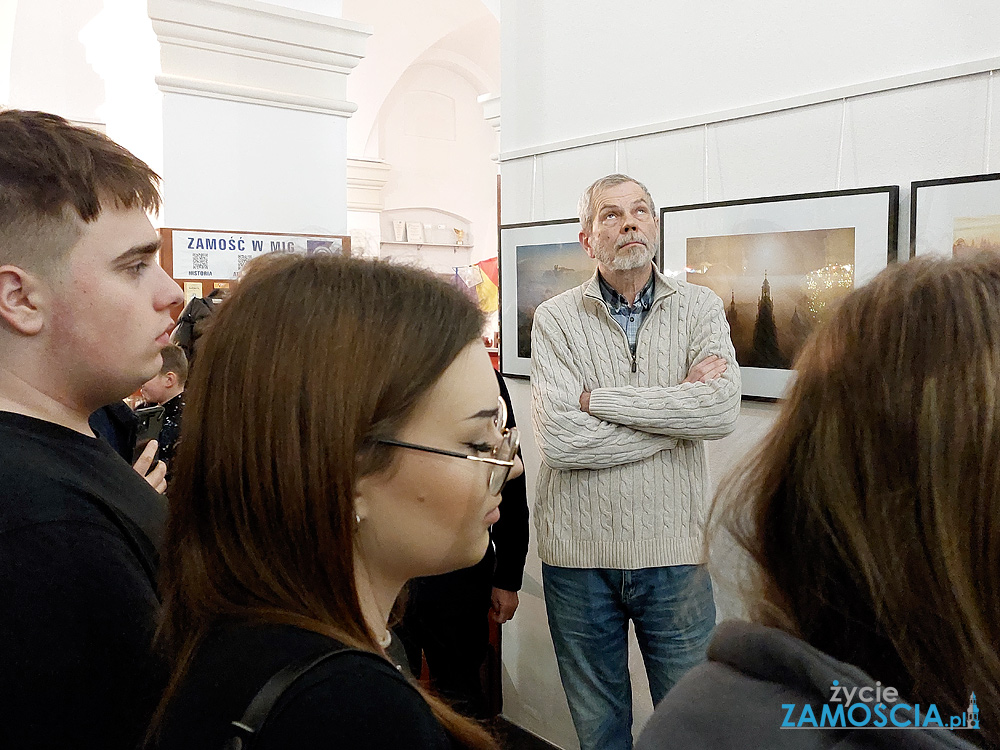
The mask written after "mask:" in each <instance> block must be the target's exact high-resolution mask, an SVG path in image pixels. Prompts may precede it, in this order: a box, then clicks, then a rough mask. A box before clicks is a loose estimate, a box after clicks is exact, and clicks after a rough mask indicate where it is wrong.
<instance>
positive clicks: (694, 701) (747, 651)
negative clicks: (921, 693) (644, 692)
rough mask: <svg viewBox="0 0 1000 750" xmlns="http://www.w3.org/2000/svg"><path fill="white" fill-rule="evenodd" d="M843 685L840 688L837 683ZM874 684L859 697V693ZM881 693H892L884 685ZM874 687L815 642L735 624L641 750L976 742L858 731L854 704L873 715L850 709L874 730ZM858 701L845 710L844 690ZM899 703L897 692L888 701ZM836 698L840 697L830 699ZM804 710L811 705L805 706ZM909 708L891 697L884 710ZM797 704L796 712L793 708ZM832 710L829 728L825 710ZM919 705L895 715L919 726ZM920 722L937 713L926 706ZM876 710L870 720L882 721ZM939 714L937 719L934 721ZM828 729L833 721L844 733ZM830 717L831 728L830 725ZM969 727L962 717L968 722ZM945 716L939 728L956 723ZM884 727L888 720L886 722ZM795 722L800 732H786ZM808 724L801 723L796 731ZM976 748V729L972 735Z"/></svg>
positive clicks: (647, 732) (914, 749)
mask: <svg viewBox="0 0 1000 750" xmlns="http://www.w3.org/2000/svg"><path fill="white" fill-rule="evenodd" d="M835 682H836V684H837V686H839V690H837V689H835V687H834V683H835ZM866 686H868V687H869V689H870V690H869V692H868V693H862V694H861V695H862V696H863V697H865V698H868V700H867V701H865V700H859V697H858V693H857V692H855V688H857V689H860V688H863V687H866ZM878 686H880V689H885V688H888V687H891V686H888V685H881V683H878ZM878 686H877V685H876V681H875V680H874V679H873V678H871V677H869V676H868V675H867V674H865V673H864V672H862V671H861V670H860V669H857V668H856V667H852V666H851V665H849V664H845V663H843V662H840V661H837V660H836V659H833V658H831V657H830V656H827V655H826V654H824V653H823V652H821V651H818V650H817V649H815V648H813V647H812V646H810V645H809V644H808V643H806V642H804V641H802V640H799V639H798V638H795V637H793V636H790V635H788V634H787V633H785V632H784V631H781V630H776V629H774V628H767V627H764V626H762V625H754V624H751V623H747V622H740V621H736V620H730V621H728V622H724V623H721V624H720V625H718V627H717V628H716V631H715V634H714V635H713V637H712V642H711V643H710V644H709V647H708V661H707V662H706V663H704V664H702V665H700V666H698V667H695V668H694V669H692V670H691V671H690V672H688V674H687V675H685V676H684V677H683V678H682V679H681V680H680V682H678V683H677V685H676V686H675V687H674V689H673V690H671V691H670V693H669V694H668V695H667V697H666V698H664V699H663V702H662V703H660V705H659V706H657V707H656V711H655V712H654V714H653V718H652V719H650V721H649V723H648V724H647V725H646V727H645V729H644V730H643V732H642V734H641V736H640V737H639V741H638V743H637V744H636V750H666V749H667V748H670V749H673V748H676V749H677V750H702V749H704V750H726V749H727V748H740V749H741V750H744V749H745V748H753V749H756V748H767V749H768V750H786V748H787V750H793V749H794V750H827V749H828V748H837V750H861V748H865V749H869V748H870V749H876V750H881V749H883V748H884V749H885V750H889V748H893V749H894V750H944V749H945V748H947V749H950V750H972V748H973V747H975V746H974V745H971V744H969V743H968V742H966V741H964V740H962V739H961V738H959V737H958V736H957V735H955V734H954V733H953V732H951V731H950V730H949V729H941V728H939V727H937V726H936V724H932V726H930V727H927V728H924V729H913V728H910V729H895V728H884V729H877V728H871V727H866V728H854V727H853V726H852V724H851V722H850V720H849V719H847V718H846V717H847V716H849V715H850V714H847V713H846V711H847V710H848V709H850V707H851V706H853V705H854V704H857V703H867V706H866V708H862V709H857V710H855V711H853V712H852V713H853V716H854V718H855V720H856V721H857V722H858V723H862V724H867V722H866V721H865V716H866V712H867V711H868V710H874V709H875V707H876V705H877V704H878V701H877V700H876V699H875V695H874V690H875V689H876V687H878ZM845 691H846V692H847V694H849V695H850V696H852V698H853V700H852V701H851V702H850V703H848V702H847V700H846V699H844V692H845ZM889 697H890V698H891V697H892V696H891V694H890V696H889ZM831 698H841V699H842V700H840V701H832V702H831ZM804 704H810V709H805V708H804ZM899 704H908V701H907V700H906V699H905V698H903V697H900V698H899V699H897V700H895V701H893V700H885V701H884V703H881V704H879V705H882V708H881V713H882V715H885V716H886V717H887V719H888V718H889V714H888V712H889V711H891V710H892V709H893V708H894V707H896V706H897V705H899ZM791 706H794V708H789V707H791ZM824 707H826V711H827V712H828V714H827V718H826V721H825V722H824V721H823V710H824ZM841 707H843V708H844V709H845V714H844V716H845V718H844V719H842V720H838V719H837V718H836V714H835V711H836V710H837V709H839V708H841ZM912 708H913V707H910V706H908V705H907V706H900V708H899V709H898V710H897V712H896V718H897V720H898V721H899V722H900V723H902V722H904V721H906V720H911V721H912V719H913V716H914V712H913V710H912ZM919 708H920V723H921V725H923V723H924V721H925V717H926V716H928V715H929V714H928V711H929V710H930V706H920V707H919ZM877 715H878V712H875V713H874V714H873V715H872V720H871V721H872V723H876V722H878V721H879V720H878V719H877V718H876V717H877ZM931 715H932V714H931ZM809 717H814V718H815V721H816V723H817V724H819V723H825V724H826V726H827V727H829V726H830V725H831V724H834V723H835V722H836V725H837V726H841V725H844V724H846V728H832V729H831V728H815V727H813V726H812V722H811V721H810V718H809ZM831 717H832V718H833V719H834V721H831V720H830V719H831ZM961 718H962V720H963V721H964V720H965V715H964V714H963V716H962V717H961ZM950 720H951V719H950V717H949V716H947V715H942V716H941V721H942V722H943V723H944V724H945V725H947V724H948V723H949V722H950ZM881 723H883V724H885V725H886V726H887V727H893V724H892V722H891V721H888V720H882V721H881ZM782 724H791V725H794V726H796V728H790V727H787V728H783V727H782ZM799 725H801V726H799ZM966 736H968V737H971V738H972V739H973V741H975V738H976V737H977V733H976V732H975V731H974V730H971V731H969V733H968V734H967V735H966Z"/></svg>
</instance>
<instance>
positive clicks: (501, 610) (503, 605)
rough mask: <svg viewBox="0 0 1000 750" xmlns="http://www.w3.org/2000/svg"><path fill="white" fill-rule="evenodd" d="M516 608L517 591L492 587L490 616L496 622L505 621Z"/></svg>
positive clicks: (511, 615)
mask: <svg viewBox="0 0 1000 750" xmlns="http://www.w3.org/2000/svg"><path fill="white" fill-rule="evenodd" d="M516 610H517V592H516V591H507V590H506V589H498V588H494V589H493V606H492V607H490V617H492V618H493V619H494V620H495V621H496V622H499V623H504V622H507V620H509V619H510V618H511V617H513V616H514V612H515V611H516Z"/></svg>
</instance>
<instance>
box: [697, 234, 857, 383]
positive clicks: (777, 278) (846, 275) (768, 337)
mask: <svg viewBox="0 0 1000 750" xmlns="http://www.w3.org/2000/svg"><path fill="white" fill-rule="evenodd" d="M686 270H687V280H688V281H689V282H692V283H694V284H701V285H703V286H707V287H708V288H710V289H712V291H714V292H715V293H716V294H718V295H719V296H720V297H721V298H722V300H723V302H724V303H725V306H726V319H727V320H728V321H729V327H730V334H731V336H732V340H733V346H734V347H735V349H736V359H737V361H738V362H739V363H740V366H742V367H762V368H771V369H788V368H790V367H792V364H793V363H794V361H795V358H796V357H797V356H798V353H799V351H800V350H801V348H802V345H803V344H804V343H805V340H806V338H807V337H808V335H809V333H810V332H811V331H812V329H813V328H814V327H815V326H816V325H817V324H818V323H820V322H821V321H822V320H823V319H824V318H825V317H826V315H828V313H829V311H830V309H831V306H832V305H833V304H834V303H835V302H836V301H837V300H838V299H840V298H841V297H843V296H844V295H845V294H847V292H848V291H849V290H850V289H851V288H853V286H854V228H853V227H843V228H835V229H814V230H803V231H794V232H763V233H758V234H739V235H723V236H717V237H692V238H689V239H688V240H687V269H686Z"/></svg>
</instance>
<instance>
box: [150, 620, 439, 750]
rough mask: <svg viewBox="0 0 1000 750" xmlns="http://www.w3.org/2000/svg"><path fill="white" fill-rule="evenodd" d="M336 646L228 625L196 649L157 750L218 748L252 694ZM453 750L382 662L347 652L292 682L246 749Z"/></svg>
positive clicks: (310, 636) (266, 628) (286, 631)
mask: <svg viewBox="0 0 1000 750" xmlns="http://www.w3.org/2000/svg"><path fill="white" fill-rule="evenodd" d="M339 647H341V644H339V643H337V642H336V641H333V640H331V639H329V638H327V637H325V636H323V635H320V634H318V633H313V632H311V631H308V630H301V629H299V628H295V627H292V626H288V625H237V624H230V625H227V626H224V627H220V628H217V629H216V630H214V631H213V632H212V633H211V634H210V635H209V636H208V638H206V640H205V642H204V643H203V644H202V645H201V646H200V648H199V649H198V652H197V654H196V655H195V658H194V661H193V662H192V665H191V668H190V669H189V671H188V673H187V676H186V677H185V678H184V680H183V682H182V684H181V687H180V690H179V691H178V693H177V695H176V696H175V697H174V700H173V701H172V702H171V703H170V705H169V706H168V708H167V713H166V720H165V721H164V724H163V726H162V728H161V731H160V734H159V739H158V742H157V744H156V747H157V748H158V749H159V750H221V748H222V746H223V744H224V743H225V741H226V740H227V739H228V738H229V737H230V736H231V734H230V732H229V725H230V722H232V721H234V720H239V719H240V718H241V717H242V716H243V713H244V712H245V711H246V708H247V706H248V705H249V704H250V701H251V699H252V698H253V697H254V695H256V693H257V691H258V690H260V688H261V687H263V685H264V683H266V682H267V681H268V679H270V678H271V677H272V676H273V675H274V674H275V673H276V672H278V671H279V670H280V669H282V668H283V667H286V666H287V665H288V664H290V663H292V662H294V661H297V660H299V659H301V658H304V657H306V656H309V655H313V654H315V655H316V656H318V655H320V654H322V653H324V652H325V651H329V650H331V649H334V648H339ZM313 747H315V748H352V750H399V748H408V749H409V748H412V749H413V750H424V749H427V750H452V747H453V746H452V744H451V741H450V740H449V738H448V735H447V734H446V733H445V731H444V730H443V729H442V727H441V725H440V724H438V722H437V720H436V719H435V718H434V715H433V714H432V713H431V710H430V707H429V706H428V705H427V703H426V702H425V701H424V699H423V698H422V697H421V695H420V694H419V693H418V692H417V690H416V689H415V688H414V687H413V685H412V684H411V683H410V682H409V681H407V679H406V678H405V677H403V676H402V675H401V674H400V673H399V671H398V669H397V668H396V667H394V666H393V665H392V664H390V663H389V662H388V661H386V660H384V659H382V658H381V657H376V656H373V655H370V654H356V653H347V654H343V655H340V656H337V657H334V658H333V659H330V660H328V661H326V662H324V663H323V664H321V665H320V666H318V667H316V668H315V669H314V670H312V671H310V672H309V673H308V674H307V675H306V676H305V677H303V678H302V679H301V680H299V681H298V682H296V683H295V684H294V685H293V686H292V687H291V688H290V689H289V690H288V691H287V692H286V693H285V694H284V696H283V697H282V699H281V700H279V701H278V703H277V704H276V705H275V707H274V710H273V711H272V712H271V716H270V718H269V720H268V722H267V724H266V725H265V727H264V730H263V731H262V732H261V734H260V735H259V736H258V737H257V739H256V740H255V744H254V748H255V750H279V749H282V750H284V749H286V748H287V749H288V750H291V749H292V748H295V749H296V750H299V749H300V748H313Z"/></svg>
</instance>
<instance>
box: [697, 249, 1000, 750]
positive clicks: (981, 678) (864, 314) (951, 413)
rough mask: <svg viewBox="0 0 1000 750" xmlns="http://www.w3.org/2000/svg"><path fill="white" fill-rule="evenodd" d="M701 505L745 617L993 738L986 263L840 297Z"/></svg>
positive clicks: (997, 556)
mask: <svg viewBox="0 0 1000 750" xmlns="http://www.w3.org/2000/svg"><path fill="white" fill-rule="evenodd" d="M796 369H797V370H798V379H797V381H796V382H795V385H794V387H793V388H792V389H791V393H790V396H789V397H788V400H787V401H786V403H785V404H784V406H783V408H782V409H781V413H780V416H779V417H778V420H777V422H776V423H775V424H774V426H773V427H772V429H771V430H770V432H769V434H768V435H767V437H766V438H765V440H764V442H763V444H762V446H761V447H760V448H759V449H758V451H757V452H756V454H755V455H754V456H753V458H752V460H751V461H750V463H749V467H748V468H746V469H745V470H744V472H743V473H734V474H732V475H731V476H730V477H729V478H728V479H727V481H726V482H724V484H723V487H722V489H721V491H720V493H719V495H718V496H717V498H716V501H715V503H714V505H713V511H712V517H713V525H715V526H716V530H718V529H719V528H720V526H721V528H725V529H727V530H728V531H729V532H731V533H732V534H733V535H734V537H735V539H736V540H737V542H738V543H739V545H740V546H742V548H743V549H745V550H746V551H747V552H748V553H749V556H750V558H751V560H752V561H753V563H754V565H753V568H754V570H755V573H754V576H753V580H752V591H753V593H755V594H756V596H757V602H756V604H755V605H754V606H753V611H752V613H751V615H752V617H753V619H756V620H757V621H759V622H762V623H764V624H767V625H771V626H775V627H779V628H782V629H784V630H786V631H788V632H791V633H792V634H794V635H797V636H799V637H801V638H802V639H804V640H805V641H807V642H808V643H810V644H812V645H813V646H815V647H817V648H819V649H821V650H822V651H824V652H826V653H828V654H830V655H832V656H833V657H835V658H837V659H840V660H843V661H845V662H849V663H851V664H854V665H856V666H858V667H860V668H862V669H864V670H865V671H867V672H868V673H869V674H871V675H872V677H874V678H876V679H878V680H881V682H882V683H883V684H884V685H892V686H894V687H897V688H898V689H899V691H900V694H901V695H903V696H906V697H907V698H909V699H910V700H912V701H915V702H920V703H925V704H926V703H937V704H938V706H939V708H940V710H941V713H942V715H943V714H944V713H945V709H947V710H948V712H949V713H951V714H958V713H962V712H964V710H965V707H966V706H967V704H968V702H969V694H970V693H971V692H973V691H975V693H976V696H977V701H978V704H979V706H980V708H981V711H982V715H983V716H988V717H992V718H993V719H994V721H990V722H984V723H983V728H982V731H981V732H980V733H978V734H976V733H970V736H969V739H970V740H971V741H972V742H983V741H984V740H985V744H987V745H997V744H998V743H1000V724H997V723H996V721H995V719H996V717H1000V658H998V652H997V644H998V643H1000V528H998V523H1000V257H997V256H996V255H993V254H987V253H983V254H981V255H979V256H977V257H973V258H970V259H966V260H960V261H959V260H954V261H952V260H929V259H917V260H913V261H909V262H907V263H905V264H902V265H900V266H896V267H892V268H890V269H887V270H886V271H883V272H882V273H881V274H880V275H879V276H878V277H877V278H876V279H875V280H874V281H872V282H871V283H870V284H868V285H866V286H864V287H862V288H861V289H859V290H856V291H854V292H852V293H851V294H849V295H848V296H847V298H845V300H844V301H843V302H842V304H841V305H840V306H839V308H838V309H837V310H836V311H835V313H834V314H833V317H832V319H831V320H830V321H829V323H828V324H826V325H825V326H823V327H821V329H820V330H818V331H817V332H816V333H815V334H814V336H813V337H812V339H811V340H810V341H809V343H808V344H807V345H806V347H805V349H804V351H803V353H802V355H801V357H800V358H799V361H798V363H797V364H796Z"/></svg>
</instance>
